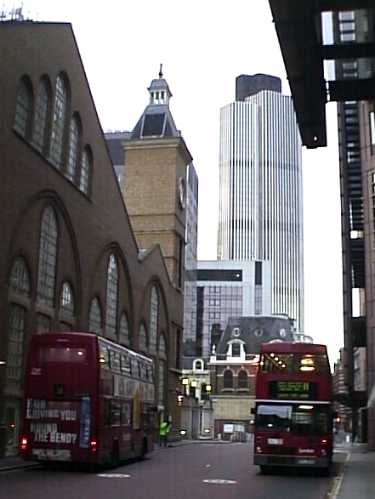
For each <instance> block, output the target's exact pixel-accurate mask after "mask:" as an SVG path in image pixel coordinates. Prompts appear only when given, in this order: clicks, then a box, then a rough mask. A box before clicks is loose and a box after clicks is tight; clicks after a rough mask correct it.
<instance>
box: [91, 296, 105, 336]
mask: <svg viewBox="0 0 375 499" xmlns="http://www.w3.org/2000/svg"><path fill="white" fill-rule="evenodd" d="M89 329H90V331H92V332H93V333H96V334H97V335H98V336H103V327H102V311H101V308H100V303H99V300H98V298H96V297H95V298H93V299H92V300H91V305H90V313H89Z"/></svg>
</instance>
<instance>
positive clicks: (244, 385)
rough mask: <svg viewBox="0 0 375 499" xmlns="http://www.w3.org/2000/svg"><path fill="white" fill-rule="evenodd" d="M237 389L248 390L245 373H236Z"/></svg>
mask: <svg viewBox="0 0 375 499" xmlns="http://www.w3.org/2000/svg"><path fill="white" fill-rule="evenodd" d="M238 388H248V382H247V372H246V371H240V372H239V373H238Z"/></svg>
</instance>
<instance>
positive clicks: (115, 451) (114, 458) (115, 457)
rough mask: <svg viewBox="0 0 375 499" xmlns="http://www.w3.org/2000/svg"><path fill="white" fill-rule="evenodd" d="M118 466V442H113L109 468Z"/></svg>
mask: <svg viewBox="0 0 375 499" xmlns="http://www.w3.org/2000/svg"><path fill="white" fill-rule="evenodd" d="M118 466H120V453H119V447H118V442H114V443H113V448H112V452H111V467H112V468H117V467H118Z"/></svg>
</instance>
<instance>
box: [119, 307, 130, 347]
mask: <svg viewBox="0 0 375 499" xmlns="http://www.w3.org/2000/svg"><path fill="white" fill-rule="evenodd" d="M119 343H121V345H125V346H129V345H130V337H129V323H128V318H127V317H126V314H125V313H123V314H122V315H121V319H120V331H119Z"/></svg>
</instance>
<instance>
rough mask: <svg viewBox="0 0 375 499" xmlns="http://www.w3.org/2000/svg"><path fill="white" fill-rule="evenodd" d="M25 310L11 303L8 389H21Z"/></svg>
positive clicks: (7, 363) (7, 364)
mask: <svg viewBox="0 0 375 499" xmlns="http://www.w3.org/2000/svg"><path fill="white" fill-rule="evenodd" d="M25 312H26V311H25V309H24V308H23V307H20V306H19V305H16V304H14V303H12V304H11V305H10V311H9V324H8V354H7V362H6V376H7V382H8V383H9V387H11V386H13V388H21V380H22V363H23V343H24V333H25V315H26V314H25Z"/></svg>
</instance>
